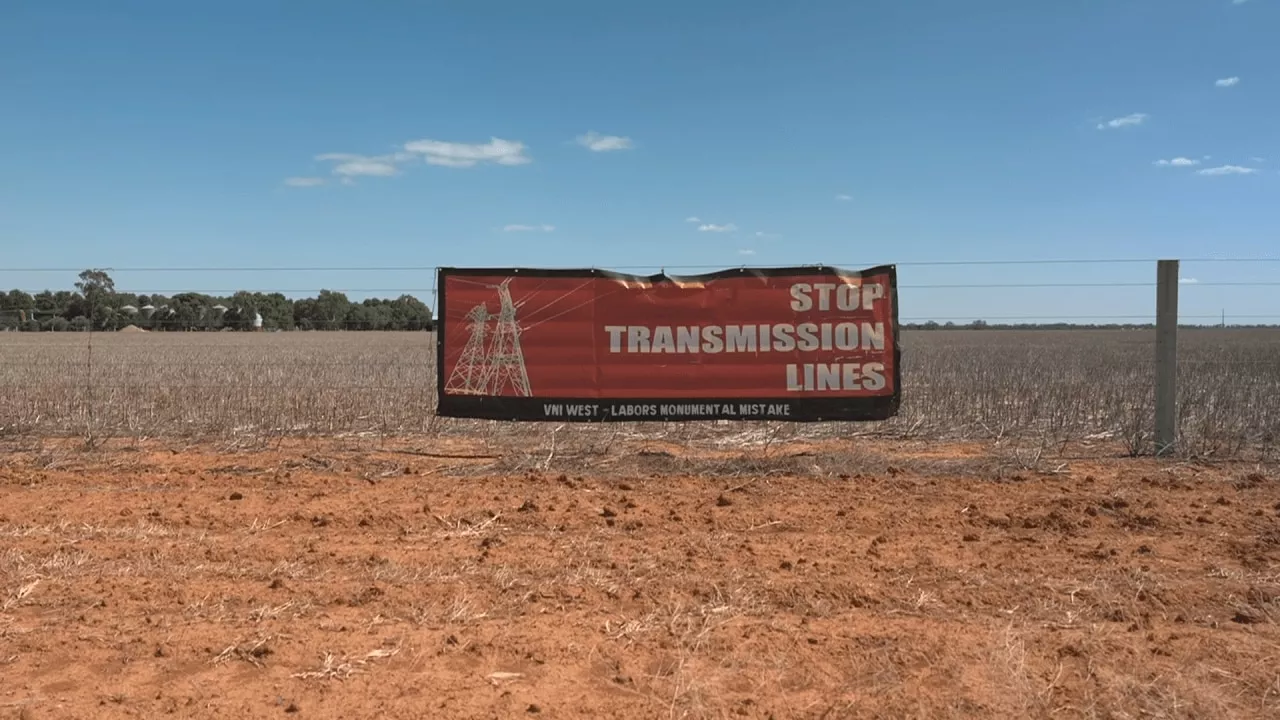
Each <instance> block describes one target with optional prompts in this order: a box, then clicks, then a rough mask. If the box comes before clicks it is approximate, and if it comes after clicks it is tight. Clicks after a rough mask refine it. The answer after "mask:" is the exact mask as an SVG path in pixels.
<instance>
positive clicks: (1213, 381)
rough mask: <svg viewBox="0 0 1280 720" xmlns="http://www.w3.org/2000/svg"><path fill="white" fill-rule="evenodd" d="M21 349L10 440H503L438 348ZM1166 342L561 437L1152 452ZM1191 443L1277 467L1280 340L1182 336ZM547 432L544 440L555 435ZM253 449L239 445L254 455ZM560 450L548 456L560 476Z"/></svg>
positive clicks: (239, 339)
mask: <svg viewBox="0 0 1280 720" xmlns="http://www.w3.org/2000/svg"><path fill="white" fill-rule="evenodd" d="M88 342H90V338H88V337H87V336H83V334H49V333H45V334H24V333H23V334H19V333H14V334H9V336H5V341H4V343H3V345H0V388H3V389H4V392H3V395H0V434H9V436H19V437H35V436H87V437H92V438H102V437H132V438H146V437H191V438H227V439H228V441H229V442H244V441H251V439H261V438H271V437H283V436H335V434H379V436H397V434H415V433H422V432H424V430H443V432H447V433H451V432H452V433H458V432H462V433H475V432H477V430H479V432H488V430H486V428H488V425H486V424H483V423H467V421H443V420H440V419H435V418H434V416H433V411H434V405H435V389H434V388H435V352H434V336H433V334H430V333H279V334H230V336H229V334H219V333H188V334H177V333H170V334H161V333H155V334H145V336H125V334H95V336H93V337H92V343H93V347H92V361H91V360H90V356H91V354H90V348H88ZM1152 343H1153V333H1151V332H1143V331H1070V332H1068V331H1057V332H1020V331H988V332H965V331H950V332H948V331H941V332H914V333H911V332H906V333H904V341H902V345H904V404H902V410H901V415H900V416H899V418H897V419H895V420H892V421H888V423H883V424H874V425H858V427H850V425H847V424H840V423H827V424H818V425H805V427H801V428H778V427H774V428H772V429H769V428H760V427H759V425H746V427H744V425H736V424H730V423H721V424H710V425H708V424H689V425H684V427H675V425H626V427H625V428H618V427H611V428H608V429H603V430H602V429H599V428H582V427H573V425H571V427H561V428H556V432H554V433H553V434H552V437H554V438H556V439H559V441H563V445H564V446H577V447H581V446H582V445H584V443H594V445H596V446H607V445H608V443H609V442H611V441H612V439H613V438H617V437H618V433H620V432H622V433H626V434H627V436H631V437H634V436H641V434H648V436H650V437H655V438H658V437H662V438H668V439H673V441H676V442H699V441H714V439H719V441H722V442H728V443H732V445H735V446H737V447H740V448H742V450H746V448H754V450H758V451H760V452H767V451H768V450H769V448H771V447H774V446H777V445H780V443H781V442H782V441H794V439H796V438H797V437H801V438H805V437H809V438H822V437H836V436H842V437H847V436H850V434H867V433H872V434H884V436H893V437H920V438H947V439H956V438H974V439H988V441H989V439H995V441H1000V442H1004V443H1006V445H1015V446H1016V447H1018V450H1016V452H1015V455H1016V457H1023V459H1025V457H1033V456H1037V455H1043V454H1046V451H1047V450H1050V448H1052V446H1053V445H1055V443H1060V442H1071V441H1082V439H1093V441H1112V442H1119V443H1121V445H1123V446H1124V447H1125V448H1128V450H1129V451H1130V452H1134V454H1143V452H1147V451H1149V450H1151V428H1152V413H1153V391H1152V386H1153V355H1155V351H1153V345H1152ZM1180 346H1181V360H1180V400H1181V402H1180V419H1179V421H1180V433H1181V438H1183V442H1184V450H1187V451H1188V452H1192V454H1194V455H1198V456H1217V457H1235V456H1242V455H1244V454H1251V455H1257V456H1261V457H1267V459H1271V457H1274V456H1275V452H1276V443H1277V438H1280V404H1277V402H1274V398H1275V397H1277V396H1280V331H1258V329H1254V331H1230V329H1202V331H1183V333H1181V337H1180ZM545 429H547V428H539V429H538V430H535V432H534V433H532V436H536V437H541V436H544V434H545ZM237 438H238V439H237ZM559 452H561V450H559V448H558V447H557V446H556V445H554V443H552V445H548V446H547V456H544V459H543V460H544V462H549V461H552V460H554V459H556V456H557V454H559Z"/></svg>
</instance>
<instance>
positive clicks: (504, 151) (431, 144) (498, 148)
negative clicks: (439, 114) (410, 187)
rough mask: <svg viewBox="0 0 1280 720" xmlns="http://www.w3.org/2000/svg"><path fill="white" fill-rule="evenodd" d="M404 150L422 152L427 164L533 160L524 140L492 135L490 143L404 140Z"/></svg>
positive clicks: (459, 165)
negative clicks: (526, 153)
mask: <svg viewBox="0 0 1280 720" xmlns="http://www.w3.org/2000/svg"><path fill="white" fill-rule="evenodd" d="M404 149H405V150H406V151H407V152H409V153H413V154H416V155H421V156H422V157H423V159H424V160H426V162H427V164H428V165H439V166H441V167H452V168H469V167H474V166H475V165H478V164H480V163H495V164H497V165H525V164H527V163H531V162H533V159H532V158H530V157H529V156H528V155H525V154H524V152H525V146H524V143H522V142H519V141H517V140H503V139H502V138H496V137H495V138H490V139H489V142H487V143H477V144H468V143H456V142H442V141H440V140H414V141H413V142H408V143H405V145H404Z"/></svg>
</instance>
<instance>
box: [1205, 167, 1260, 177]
mask: <svg viewBox="0 0 1280 720" xmlns="http://www.w3.org/2000/svg"><path fill="white" fill-rule="evenodd" d="M1256 172H1258V169H1257V168H1251V167H1240V166H1239V165H1219V166H1218V167H1211V168H1205V169H1203V170H1197V171H1196V173H1197V174H1199V175H1252V174H1254V173H1256Z"/></svg>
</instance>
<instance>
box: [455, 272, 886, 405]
mask: <svg viewBox="0 0 1280 720" xmlns="http://www.w3.org/2000/svg"><path fill="white" fill-rule="evenodd" d="M438 287H439V289H440V298H439V308H438V317H439V323H438V327H437V331H438V333H439V336H438V340H437V345H438V360H439V365H438V367H439V391H440V410H439V412H440V414H441V415H444V416H453V417H485V418H506V419H514V420H566V421H567V420H584V421H589V420H683V419H775V420H882V419H886V418H888V417H891V416H892V415H894V414H895V413H896V412H897V406H898V401H899V397H900V387H899V385H900V373H899V352H898V342H897V336H898V332H897V283H896V271H895V268H894V267H893V266H882V267H876V268H871V269H868V270H862V271H846V270H838V269H835V268H827V267H800V268H767V269H742V270H726V271H722V272H717V273H711V274H706V275H697V276H667V275H656V276H636V275H623V274H618V273H612V272H606V271H601V270H531V269H478V268H465V269H459V268H442V269H441V270H440V276H439V279H438Z"/></svg>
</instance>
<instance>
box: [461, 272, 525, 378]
mask: <svg viewBox="0 0 1280 720" xmlns="http://www.w3.org/2000/svg"><path fill="white" fill-rule="evenodd" d="M510 285H511V278H507V279H506V280H503V281H502V282H501V283H498V284H497V285H492V284H488V283H486V284H485V285H484V286H485V287H489V288H493V289H494V290H496V291H497V294H498V306H499V307H498V313H497V314H496V315H495V314H493V313H491V312H489V307H488V305H487V304H480V305H476V306H475V307H473V308H472V309H471V311H470V312H468V313H467V315H466V317H467V320H469V321H470V336H469V337H468V338H467V344H466V345H465V346H464V347H463V348H462V354H461V355H460V356H459V357H458V362H457V364H456V365H454V367H453V371H452V372H450V373H449V380H448V381H447V382H446V383H445V391H446V392H451V393H454V394H458V395H502V394H504V392H506V391H507V390H508V389H509V390H510V393H509V394H511V395H515V396H517V397H530V396H532V395H533V389H532V388H531V387H530V386H529V371H528V369H527V368H526V367H525V364H524V351H523V350H522V349H521V347H520V334H521V333H522V332H523V330H524V329H523V328H521V327H520V323H519V321H518V320H517V318H516V312H517V311H518V310H519V308H520V307H521V306H522V305H524V301H521V302H519V303H517V302H515V301H514V300H512V298H511V288H510ZM490 321H496V322H495V327H494V331H493V334H492V335H490V334H489V323H490ZM486 339H487V340H488V344H487V345H486V343H485V341H486Z"/></svg>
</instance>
